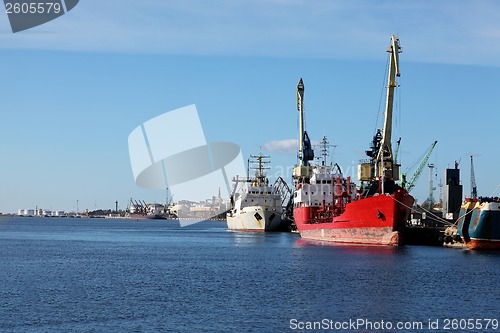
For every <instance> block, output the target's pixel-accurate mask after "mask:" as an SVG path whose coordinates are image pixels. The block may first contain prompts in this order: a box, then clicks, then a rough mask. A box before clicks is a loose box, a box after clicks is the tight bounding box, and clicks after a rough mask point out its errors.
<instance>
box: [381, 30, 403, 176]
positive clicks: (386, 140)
mask: <svg viewBox="0 0 500 333" xmlns="http://www.w3.org/2000/svg"><path fill="white" fill-rule="evenodd" d="M387 52H389V53H390V65H389V75H388V80H387V81H388V82H387V99H386V103H385V118H384V129H383V131H382V139H381V141H380V148H379V151H378V154H377V157H376V170H377V171H376V176H377V177H379V179H381V180H382V181H384V180H398V179H399V170H398V168H397V167H396V165H395V161H394V158H393V154H392V147H391V138H392V109H393V101H394V89H395V88H396V87H397V86H398V84H397V83H396V77H399V76H400V73H399V53H401V47H400V45H399V38H397V37H395V36H394V35H393V36H391V45H390V46H389V49H388V50H387Z"/></svg>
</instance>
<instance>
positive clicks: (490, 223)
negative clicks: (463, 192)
mask: <svg viewBox="0 0 500 333" xmlns="http://www.w3.org/2000/svg"><path fill="white" fill-rule="evenodd" d="M458 234H459V235H460V237H462V240H463V242H464V243H465V245H467V247H468V248H469V249H471V250H500V198H498V197H495V198H485V197H479V198H466V201H465V203H464V204H463V205H462V207H461V209H460V217H459V220H458Z"/></svg>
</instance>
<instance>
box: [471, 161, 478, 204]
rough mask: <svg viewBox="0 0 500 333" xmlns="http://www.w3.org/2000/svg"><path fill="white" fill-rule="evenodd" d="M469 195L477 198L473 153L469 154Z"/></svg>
mask: <svg viewBox="0 0 500 333" xmlns="http://www.w3.org/2000/svg"><path fill="white" fill-rule="evenodd" d="M470 197H471V198H472V199H477V186H476V177H475V176H474V159H473V155H470Z"/></svg>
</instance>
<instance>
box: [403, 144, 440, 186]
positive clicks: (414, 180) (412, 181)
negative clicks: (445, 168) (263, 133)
mask: <svg viewBox="0 0 500 333" xmlns="http://www.w3.org/2000/svg"><path fill="white" fill-rule="evenodd" d="M436 144H437V141H434V143H433V144H432V145H431V146H430V148H429V150H428V151H427V153H426V154H425V157H424V159H423V160H422V162H421V163H420V165H419V166H418V169H417V171H415V173H414V174H413V176H412V177H411V179H410V181H409V182H408V183H407V184H406V190H407V191H408V192H410V191H411V190H412V189H413V188H414V187H415V185H416V184H417V180H418V178H419V177H420V175H421V174H422V170H424V167H425V165H426V164H427V161H428V160H429V157H431V154H432V151H433V150H434V147H436Z"/></svg>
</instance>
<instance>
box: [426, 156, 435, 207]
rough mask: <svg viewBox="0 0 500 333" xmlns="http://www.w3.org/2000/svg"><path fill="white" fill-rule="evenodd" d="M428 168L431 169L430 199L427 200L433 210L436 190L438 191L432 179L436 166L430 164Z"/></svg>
mask: <svg viewBox="0 0 500 333" xmlns="http://www.w3.org/2000/svg"><path fill="white" fill-rule="evenodd" d="M427 166H428V167H429V197H428V198H427V202H428V203H429V209H432V205H433V204H434V190H435V189H436V188H435V187H434V182H433V179H432V175H433V171H434V164H433V163H429V164H428V165H427Z"/></svg>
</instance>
